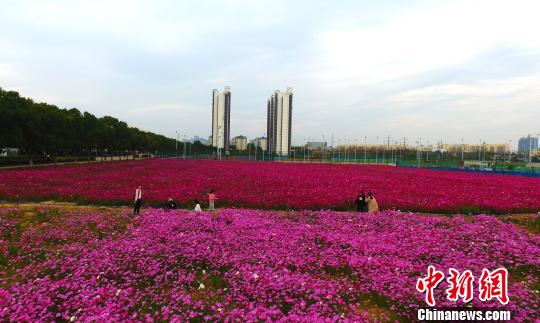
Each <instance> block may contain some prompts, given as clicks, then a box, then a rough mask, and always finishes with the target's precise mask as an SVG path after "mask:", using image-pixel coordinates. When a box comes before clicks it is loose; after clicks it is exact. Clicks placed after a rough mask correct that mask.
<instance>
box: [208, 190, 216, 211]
mask: <svg viewBox="0 0 540 323" xmlns="http://www.w3.org/2000/svg"><path fill="white" fill-rule="evenodd" d="M216 200H217V197H216V194H215V193H214V190H211V191H210V193H208V209H209V210H210V211H213V210H215V208H214V205H215V202H216Z"/></svg>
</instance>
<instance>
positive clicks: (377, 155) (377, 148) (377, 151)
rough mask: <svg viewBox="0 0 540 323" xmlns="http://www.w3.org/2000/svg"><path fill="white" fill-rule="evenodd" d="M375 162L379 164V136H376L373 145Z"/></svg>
mask: <svg viewBox="0 0 540 323" xmlns="http://www.w3.org/2000/svg"><path fill="white" fill-rule="evenodd" d="M375 164H379V136H377V144H376V145H375Z"/></svg>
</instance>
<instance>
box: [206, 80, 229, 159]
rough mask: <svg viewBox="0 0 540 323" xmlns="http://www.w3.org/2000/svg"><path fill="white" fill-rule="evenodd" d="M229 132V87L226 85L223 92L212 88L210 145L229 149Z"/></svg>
mask: <svg viewBox="0 0 540 323" xmlns="http://www.w3.org/2000/svg"><path fill="white" fill-rule="evenodd" d="M230 133H231V88H230V87H228V86H226V87H225V88H224V89H223V92H219V91H218V90H216V89H214V90H212V136H211V142H210V145H212V146H213V147H217V148H220V149H225V150H228V149H229V139H230V138H229V137H230Z"/></svg>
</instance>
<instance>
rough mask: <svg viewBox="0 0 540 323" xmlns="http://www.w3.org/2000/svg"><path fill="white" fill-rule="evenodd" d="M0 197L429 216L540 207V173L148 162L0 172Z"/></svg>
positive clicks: (508, 211)
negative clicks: (370, 204)
mask: <svg viewBox="0 0 540 323" xmlns="http://www.w3.org/2000/svg"><path fill="white" fill-rule="evenodd" d="M0 178H1V180H0V197H3V198H4V199H9V200H47V199H56V200H64V201H77V202H91V203H96V204H120V205H121V204H124V205H125V204H128V203H129V204H130V203H132V199H133V195H134V191H135V187H136V186H137V185H142V187H143V200H144V202H145V203H146V204H152V205H160V204H163V203H165V201H166V199H167V197H169V196H170V197H173V198H174V199H175V200H176V201H177V202H179V203H180V205H183V206H187V207H189V208H191V207H193V203H192V201H193V200H194V199H199V200H201V201H205V200H206V195H205V193H206V192H208V191H209V190H211V189H215V190H216V193H217V196H218V197H219V198H220V200H218V206H231V207H248V208H264V209H282V210H285V209H297V210H302V209H311V210H321V209H334V210H350V209H352V208H353V203H352V201H353V200H354V198H355V197H356V196H357V194H358V193H359V191H360V190H364V191H366V192H367V191H373V192H374V193H375V195H376V197H377V199H378V201H379V205H380V206H381V208H382V209H399V210H408V211H420V212H431V213H450V214H452V213H482V212H484V213H485V212H494V213H526V212H529V213H531V212H537V211H538V210H540V178H526V177H519V176H505V175H489V174H471V173H459V172H451V171H438V170H428V169H403V168H396V167H389V166H363V165H328V164H291V163H277V162H276V163H263V162H233V161H223V162H221V161H198V160H194V161H190V160H187V161H184V160H171V159H169V160H163V159H161V160H147V161H126V162H115V163H102V164H88V165H70V166H60V167H45V168H35V169H17V170H4V171H0Z"/></svg>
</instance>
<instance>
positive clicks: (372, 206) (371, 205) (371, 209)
mask: <svg viewBox="0 0 540 323" xmlns="http://www.w3.org/2000/svg"><path fill="white" fill-rule="evenodd" d="M206 195H208V210H209V211H213V210H215V203H216V200H217V197H216V193H215V191H214V190H211V191H210V192H208V193H206ZM141 204H142V189H141V186H138V187H137V189H136V190H135V203H134V207H133V214H134V215H138V214H139V212H140V210H141ZM354 204H355V205H356V210H357V211H358V212H368V213H377V212H379V204H378V203H377V199H375V196H373V193H372V192H369V193H367V195H366V194H365V193H364V191H361V192H360V195H358V197H357V198H356V199H355V201H354ZM165 209H166V210H175V209H176V202H175V201H174V200H173V199H172V198H171V197H169V198H168V199H167V202H166V203H165ZM193 211H194V212H202V208H201V203H200V202H199V200H197V199H195V207H194V208H193Z"/></svg>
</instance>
